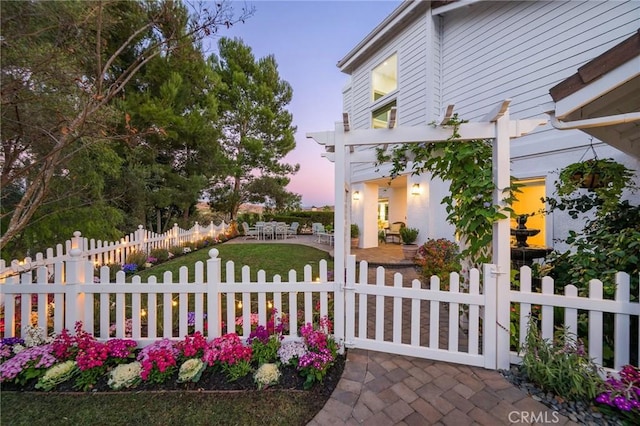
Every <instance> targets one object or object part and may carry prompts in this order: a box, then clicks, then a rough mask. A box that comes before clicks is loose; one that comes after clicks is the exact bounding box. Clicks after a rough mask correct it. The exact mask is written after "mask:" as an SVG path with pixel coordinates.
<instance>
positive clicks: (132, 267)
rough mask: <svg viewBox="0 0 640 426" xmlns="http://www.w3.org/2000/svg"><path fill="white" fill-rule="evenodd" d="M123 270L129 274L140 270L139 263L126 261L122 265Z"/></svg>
mask: <svg viewBox="0 0 640 426" xmlns="http://www.w3.org/2000/svg"><path fill="white" fill-rule="evenodd" d="M122 270H123V271H124V272H125V273H127V274H133V273H134V272H136V271H137V270H138V265H136V264H135V263H125V264H124V265H122Z"/></svg>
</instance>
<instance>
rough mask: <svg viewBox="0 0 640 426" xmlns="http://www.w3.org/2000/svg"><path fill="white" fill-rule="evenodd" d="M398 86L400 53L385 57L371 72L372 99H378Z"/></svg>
mask: <svg viewBox="0 0 640 426" xmlns="http://www.w3.org/2000/svg"><path fill="white" fill-rule="evenodd" d="M397 88H398V55H396V54H394V55H393V56H391V57H389V58H387V59H385V61H384V62H383V63H381V64H380V65H378V66H377V67H375V68H374V69H373V71H372V72H371V99H372V100H373V101H377V100H378V99H380V98H382V97H383V96H385V95H386V94H387V93H391V92H393V91H394V90H396V89H397Z"/></svg>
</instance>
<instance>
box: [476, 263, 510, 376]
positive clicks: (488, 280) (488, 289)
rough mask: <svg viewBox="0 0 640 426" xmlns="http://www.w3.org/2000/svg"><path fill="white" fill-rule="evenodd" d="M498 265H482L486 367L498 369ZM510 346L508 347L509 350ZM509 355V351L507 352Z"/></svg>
mask: <svg viewBox="0 0 640 426" xmlns="http://www.w3.org/2000/svg"><path fill="white" fill-rule="evenodd" d="M495 272H496V266H495V265H491V264H488V263H485V264H483V265H482V292H483V293H484V303H485V305H484V321H483V329H484V330H483V331H484V336H483V338H482V340H483V346H484V347H483V351H482V353H483V354H484V368H488V369H491V370H495V369H496V361H497V353H496V351H499V350H500V349H501V348H499V347H498V346H497V340H496V339H497V328H498V324H497V322H498V321H497V316H496V309H497V308H496V305H497V297H498V296H497V292H498V289H497V285H498V279H497V275H496V274H495ZM508 349H509V347H507V350H508ZM507 355H508V352H507Z"/></svg>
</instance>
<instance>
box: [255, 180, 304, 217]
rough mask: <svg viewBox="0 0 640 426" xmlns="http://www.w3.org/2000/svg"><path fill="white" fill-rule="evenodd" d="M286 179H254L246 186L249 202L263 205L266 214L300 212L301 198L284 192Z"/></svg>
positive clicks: (287, 182)
mask: <svg viewBox="0 0 640 426" xmlns="http://www.w3.org/2000/svg"><path fill="white" fill-rule="evenodd" d="M289 181H290V180H289V178H287V177H270V176H264V177H262V178H259V179H254V180H253V181H251V182H250V183H249V184H248V185H247V186H246V191H247V193H248V199H249V202H253V203H264V205H265V209H266V211H268V212H288V211H295V210H300V207H301V203H302V197H301V196H300V195H298V194H293V193H291V192H288V191H287V190H285V187H286V186H287V185H288V184H289Z"/></svg>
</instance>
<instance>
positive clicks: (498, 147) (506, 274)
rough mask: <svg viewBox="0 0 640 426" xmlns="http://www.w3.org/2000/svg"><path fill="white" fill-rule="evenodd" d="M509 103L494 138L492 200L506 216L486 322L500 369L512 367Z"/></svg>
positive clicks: (497, 226) (496, 246)
mask: <svg viewBox="0 0 640 426" xmlns="http://www.w3.org/2000/svg"><path fill="white" fill-rule="evenodd" d="M508 105H509V104H508V103H507V102H505V103H504V104H503V108H501V110H500V111H499V112H498V114H497V116H496V119H495V126H496V136H495V138H494V140H493V159H492V161H493V184H494V186H495V188H494V190H493V203H494V204H495V205H496V206H499V208H500V209H501V210H502V212H503V213H505V215H506V216H507V217H506V218H504V219H500V220H498V221H496V222H494V224H493V240H492V243H493V244H492V249H493V256H492V257H493V258H492V262H493V264H494V265H495V266H496V270H495V271H494V274H496V275H497V276H496V280H495V283H496V287H497V288H496V296H497V300H496V317H495V318H496V323H497V324H485V327H496V326H497V328H496V363H497V368H498V369H505V370H506V369H508V368H509V334H510V332H509V328H510V327H509V321H510V316H509V313H510V310H509V308H510V306H509V291H510V289H511V278H510V275H511V273H510V272H511V249H510V229H509V228H510V219H509V214H508V213H506V212H505V209H506V208H507V207H509V206H508V205H507V202H506V201H505V197H507V196H508V195H509V194H508V193H507V192H506V190H507V188H509V186H510V185H511V172H510V167H509V166H510V159H511V153H510V150H511V147H510V137H509V109H508Z"/></svg>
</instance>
